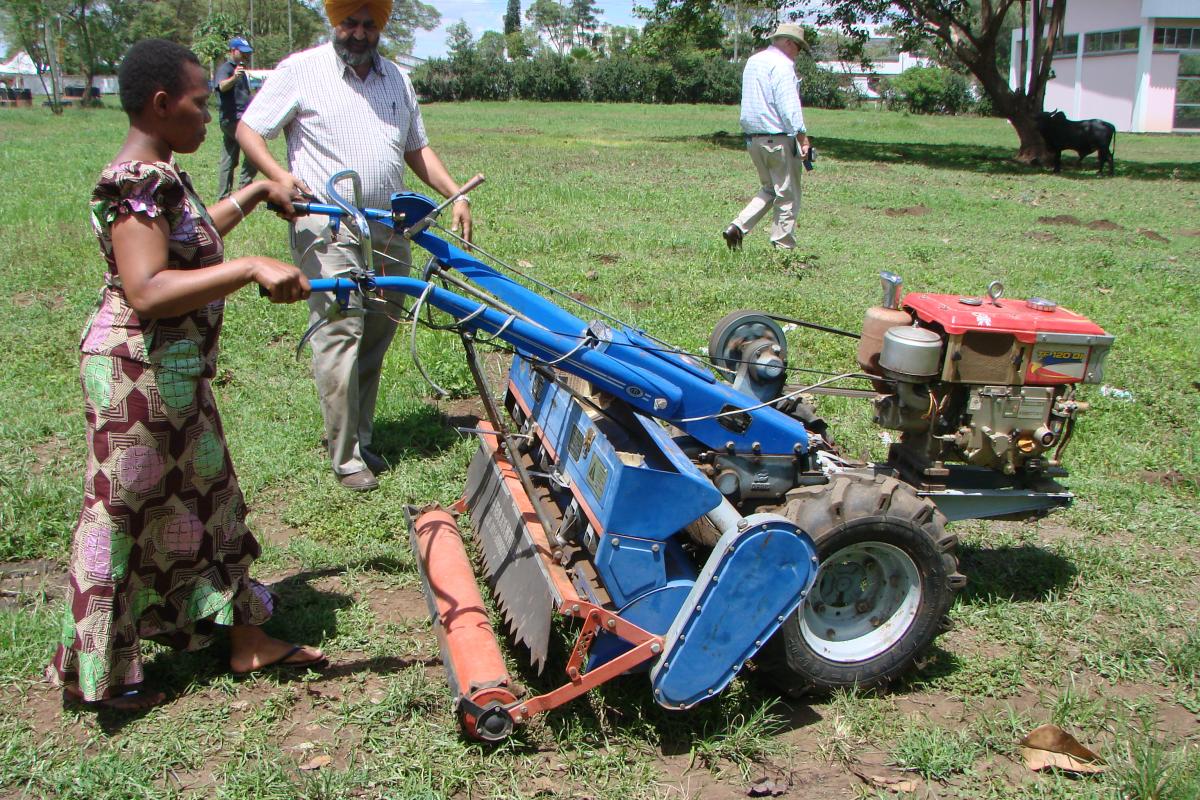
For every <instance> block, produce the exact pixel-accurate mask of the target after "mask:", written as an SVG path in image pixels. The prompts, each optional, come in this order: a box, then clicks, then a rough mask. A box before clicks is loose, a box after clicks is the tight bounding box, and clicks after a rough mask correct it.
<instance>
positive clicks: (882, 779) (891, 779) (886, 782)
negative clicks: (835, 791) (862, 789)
mask: <svg viewBox="0 0 1200 800" xmlns="http://www.w3.org/2000/svg"><path fill="white" fill-rule="evenodd" d="M872 770H873V771H871V772H867V771H866V770H863V769H855V768H854V767H851V768H850V771H851V772H853V773H854V774H855V775H857V776H858V777H859V778H861V779H862V781H863V782H864V783H867V784H869V785H871V786H877V787H879V788H880V789H887V790H889V791H892V792H915V791H916V790H917V789H918V788H919V787H920V785H921V781H920V779H918V778H914V777H912V776H911V775H907V774H905V773H903V772H894V771H891V770H888V771H881V768H880V767H872Z"/></svg>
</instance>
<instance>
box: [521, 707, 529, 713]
mask: <svg viewBox="0 0 1200 800" xmlns="http://www.w3.org/2000/svg"><path fill="white" fill-rule="evenodd" d="M521 713H522V714H528V713H529V706H521Z"/></svg>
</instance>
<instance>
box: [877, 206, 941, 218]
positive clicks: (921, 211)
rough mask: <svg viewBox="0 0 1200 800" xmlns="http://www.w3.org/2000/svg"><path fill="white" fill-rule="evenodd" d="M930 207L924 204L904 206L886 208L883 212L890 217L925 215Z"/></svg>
mask: <svg viewBox="0 0 1200 800" xmlns="http://www.w3.org/2000/svg"><path fill="white" fill-rule="evenodd" d="M929 211H930V209H929V208H928V207H926V206H923V205H917V206H906V207H904V208H885V209H884V210H883V213H884V214H885V215H887V216H889V217H923V216H925V215H926V214H928V213H929Z"/></svg>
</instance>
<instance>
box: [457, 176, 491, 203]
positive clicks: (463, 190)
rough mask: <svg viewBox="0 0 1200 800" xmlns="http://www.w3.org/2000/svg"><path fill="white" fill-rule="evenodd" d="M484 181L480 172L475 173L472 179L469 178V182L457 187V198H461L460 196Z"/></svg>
mask: <svg viewBox="0 0 1200 800" xmlns="http://www.w3.org/2000/svg"><path fill="white" fill-rule="evenodd" d="M485 180H487V179H486V178H484V177H483V173H482V172H480V173H477V174H476V175H475V177H474V178H471V180H469V181H467V182H466V183H464V184H463V185H462V186H460V187H459V189H458V194H459V196H460V197H461V196H462V195H464V194H466V193H467V192H469V191H471V190H472V189H474V188H475V187H476V186H478V185H479V184H481V183H483V182H484V181H485Z"/></svg>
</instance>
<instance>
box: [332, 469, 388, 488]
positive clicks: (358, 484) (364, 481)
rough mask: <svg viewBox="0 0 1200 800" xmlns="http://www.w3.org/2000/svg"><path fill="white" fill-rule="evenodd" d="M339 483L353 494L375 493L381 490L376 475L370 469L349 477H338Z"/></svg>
mask: <svg viewBox="0 0 1200 800" xmlns="http://www.w3.org/2000/svg"><path fill="white" fill-rule="evenodd" d="M338 483H340V484H341V485H342V486H343V487H344V488H346V489H349V490H350V491H352V492H373V491H375V490H376V489H378V488H379V481H378V480H377V479H376V478H375V473H373V472H371V470H369V469H360V470H359V471H358V472H351V473H350V474H349V475H338Z"/></svg>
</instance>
